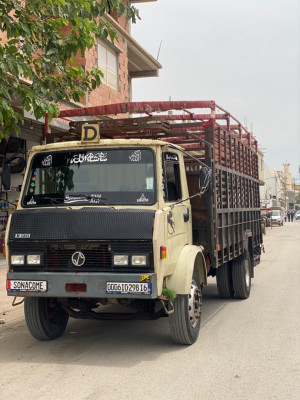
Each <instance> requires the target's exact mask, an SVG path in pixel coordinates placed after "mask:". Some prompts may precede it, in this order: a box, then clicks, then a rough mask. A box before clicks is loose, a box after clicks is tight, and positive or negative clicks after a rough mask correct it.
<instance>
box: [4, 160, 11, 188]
mask: <svg viewBox="0 0 300 400" xmlns="http://www.w3.org/2000/svg"><path fill="white" fill-rule="evenodd" d="M2 186H3V188H4V190H10V166H9V164H6V162H4V163H3V165H2Z"/></svg>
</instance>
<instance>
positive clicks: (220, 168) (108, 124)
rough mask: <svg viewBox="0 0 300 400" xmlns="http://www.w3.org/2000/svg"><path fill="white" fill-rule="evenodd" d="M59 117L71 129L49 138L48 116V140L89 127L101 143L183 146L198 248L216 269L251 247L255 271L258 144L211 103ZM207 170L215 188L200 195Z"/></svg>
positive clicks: (119, 107) (136, 106)
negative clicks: (202, 175)
mask: <svg viewBox="0 0 300 400" xmlns="http://www.w3.org/2000/svg"><path fill="white" fill-rule="evenodd" d="M204 109H206V110H208V112H207V111H206V112H203V110H204ZM199 110H200V111H199ZM137 115H138V116H137ZM59 118H60V119H61V120H62V121H63V120H65V121H68V122H69V126H70V129H69V131H68V132H63V131H60V132H55V130H54V131H52V132H51V133H49V130H48V121H47V118H46V124H45V137H46V140H47V141H48V142H51V141H55V140H61V141H64V140H74V139H78V137H79V135H80V132H81V126H82V124H83V123H86V122H92V123H98V124H99V126H100V129H101V136H102V137H103V138H120V137H122V138H140V139H143V138H147V139H149V138H152V139H158V140H163V141H166V142H168V143H170V144H171V145H172V144H174V145H179V146H181V147H182V148H183V149H184V152H185V157H184V159H185V169H186V176H187V182H188V187H189V193H190V196H192V198H191V206H192V219H193V241H194V243H195V244H197V245H202V246H203V247H204V251H205V252H206V253H207V254H208V255H209V257H210V261H211V265H212V266H213V267H218V266H220V265H222V264H224V263H226V262H228V261H230V260H232V259H234V258H236V257H238V256H239V255H241V254H242V253H243V252H244V250H245V249H247V247H249V246H250V247H251V253H252V254H253V262H254V265H256V264H258V263H259V259H260V252H261V243H262V231H261V222H260V201H259V179H258V178H259V177H258V156H257V141H256V139H255V138H254V136H253V135H252V133H250V132H249V131H248V130H247V129H246V128H245V127H243V125H242V124H241V123H240V122H239V121H238V120H237V119H236V118H234V117H233V116H232V115H231V114H230V113H229V112H228V111H226V110H224V109H223V108H222V107H220V106H218V105H217V104H216V103H215V102H214V101H213V100H208V101H161V102H127V103H118V104H108V105H103V106H97V107H87V108H80V109H70V110H64V111H61V113H60V115H59ZM203 166H205V167H209V170H210V172H211V176H210V185H209V187H208V189H207V190H206V192H205V193H204V194H203V195H202V196H197V195H196V194H197V193H198V192H199V173H200V170H201V168H203Z"/></svg>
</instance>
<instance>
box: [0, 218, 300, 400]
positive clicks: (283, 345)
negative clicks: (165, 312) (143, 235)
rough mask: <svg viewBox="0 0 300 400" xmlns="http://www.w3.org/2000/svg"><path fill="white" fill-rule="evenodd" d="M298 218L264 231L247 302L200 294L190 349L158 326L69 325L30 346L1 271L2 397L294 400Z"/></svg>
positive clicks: (299, 390) (297, 391)
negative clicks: (197, 329)
mask: <svg viewBox="0 0 300 400" xmlns="http://www.w3.org/2000/svg"><path fill="white" fill-rule="evenodd" d="M299 244H300V221H294V222H290V223H288V222H287V223H285V224H284V226H283V227H273V228H272V229H271V228H267V234H266V235H264V246H265V251H266V252H265V254H263V255H262V262H261V264H260V265H259V266H258V267H256V269H255V278H254V280H253V281H252V289H251V295H250V298H249V299H247V300H223V299H220V298H219V297H218V294H217V288H216V283H215V280H213V279H210V281H209V285H208V286H207V287H205V288H204V296H203V303H204V307H203V314H202V326H201V331H200V335H199V338H198V341H197V342H196V343H195V344H194V345H192V346H187V347H185V346H180V345H176V344H174V343H173V342H172V340H171V337H170V335H169V327H168V321H167V318H162V319H160V320H157V321H89V320H70V321H69V324H68V326H67V329H66V332H65V334H64V335H63V336H62V337H61V338H60V339H58V340H55V341H52V342H38V341H36V340H35V339H33V338H32V337H31V335H30V334H29V333H28V331H27V328H26V324H25V321H24V316H23V305H19V306H17V307H14V308H12V307H11V306H10V304H11V302H12V298H8V297H5V295H4V293H3V291H4V289H5V281H4V280H5V267H4V262H3V261H2V264H1V267H0V268H1V270H0V273H1V275H0V277H1V282H0V289H1V293H0V300H1V304H0V318H1V320H2V322H3V323H2V324H0V377H1V379H0V400H8V399H14V400H21V399H22V400H24V399H30V400H39V399H43V400H64V399H68V400H73V399H74V400H98V399H100V400H102V399H108V400H114V399H118V400H121V399H130V400H135V399H136V400H137V399H155V400H156V399H157V400H162V399H164V400H166V399H172V400H182V399H189V400H200V399H204V400H210V399H216V400H217V399H222V400H226V399H228V400H229V399H230V400H233V399H243V400H245V399H246V400H247V399H251V400H256V399H257V400H271V399H276V400H296V399H299V398H300V386H299V376H300V341H299V334H300V318H299V306H300V291H299V283H300V279H299V277H300V245H299Z"/></svg>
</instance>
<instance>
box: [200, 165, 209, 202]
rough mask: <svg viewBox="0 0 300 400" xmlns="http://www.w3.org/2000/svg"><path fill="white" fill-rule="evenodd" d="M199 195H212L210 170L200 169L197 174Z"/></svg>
mask: <svg viewBox="0 0 300 400" xmlns="http://www.w3.org/2000/svg"><path fill="white" fill-rule="evenodd" d="M199 178H200V179H199V184H200V193H207V194H209V195H210V194H212V170H211V168H205V167H202V168H201V169H200V173H199Z"/></svg>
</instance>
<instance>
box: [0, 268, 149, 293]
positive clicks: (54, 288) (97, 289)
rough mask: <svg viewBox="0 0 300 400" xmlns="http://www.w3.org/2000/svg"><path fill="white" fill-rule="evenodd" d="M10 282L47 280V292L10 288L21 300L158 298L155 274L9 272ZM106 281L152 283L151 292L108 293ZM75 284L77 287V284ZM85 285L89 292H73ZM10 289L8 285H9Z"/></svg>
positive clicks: (8, 278) (8, 291)
mask: <svg viewBox="0 0 300 400" xmlns="http://www.w3.org/2000/svg"><path fill="white" fill-rule="evenodd" d="M7 281H32V282H34V281H46V282H47V290H46V291H43V292H41V291H30V290H28V291H27V290H12V289H7V295H8V296H18V297H72V298H73V297H76V298H78V297H80V298H96V299H100V298H138V299H156V298H157V279H156V274H155V273H149V274H147V273H145V274H141V273H132V274H128V273H125V274H124V273H122V274H120V273H100V272H98V273H79V272H73V273H72V272H64V273H61V272H8V273H7ZM107 282H118V283H119V282H121V283H141V282H145V283H149V284H151V293H147V294H146V293H107V291H106V289H107V286H106V284H107ZM74 284H75V285H74ZM76 284H77V287H78V286H79V285H78V284H83V285H85V287H86V291H84V292H82V291H75V290H74V291H70V289H68V290H67V287H68V288H70V285H71V287H72V285H73V286H74V287H76ZM7 287H9V284H8V285H7Z"/></svg>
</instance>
